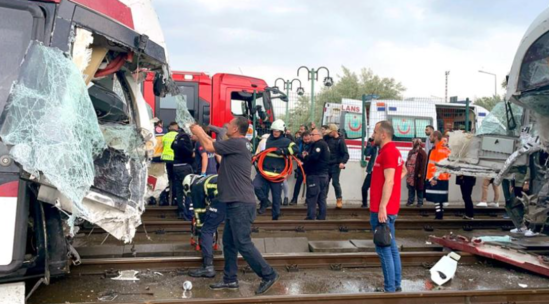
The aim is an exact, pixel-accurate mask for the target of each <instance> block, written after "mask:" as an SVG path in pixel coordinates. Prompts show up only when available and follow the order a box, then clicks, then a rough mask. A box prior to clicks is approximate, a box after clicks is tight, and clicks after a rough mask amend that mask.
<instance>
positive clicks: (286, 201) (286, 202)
mask: <svg viewBox="0 0 549 304" xmlns="http://www.w3.org/2000/svg"><path fill="white" fill-rule="evenodd" d="M282 206H288V198H287V197H285V198H284V202H283V203H282Z"/></svg>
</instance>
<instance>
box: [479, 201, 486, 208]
mask: <svg viewBox="0 0 549 304" xmlns="http://www.w3.org/2000/svg"><path fill="white" fill-rule="evenodd" d="M477 207H488V203H487V202H480V203H478V204H477Z"/></svg>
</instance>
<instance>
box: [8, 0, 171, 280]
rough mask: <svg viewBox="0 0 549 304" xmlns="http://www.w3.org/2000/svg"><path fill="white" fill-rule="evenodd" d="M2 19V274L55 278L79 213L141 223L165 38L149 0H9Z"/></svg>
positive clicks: (74, 257) (124, 236) (116, 231)
mask: <svg viewBox="0 0 549 304" xmlns="http://www.w3.org/2000/svg"><path fill="white" fill-rule="evenodd" d="M125 3H126V4H125ZM136 16H137V17H139V22H137V20H136V19H134V18H137V17H136ZM139 27H141V28H139ZM0 28H2V31H1V34H0V35H1V39H0V53H1V54H2V56H0V111H1V116H0V137H1V140H2V142H1V143H0V206H1V212H0V231H2V233H0V243H1V244H2V246H1V248H0V282H9V281H20V280H23V279H26V278H33V277H36V278H44V280H46V282H47V281H48V280H49V278H50V276H56V275H62V274H64V273H66V272H68V271H69V266H70V265H71V263H74V264H77V263H78V260H79V258H78V254H77V253H76V251H75V250H74V249H73V248H72V246H71V237H72V236H74V235H75V234H76V232H77V230H78V225H79V224H80V223H81V222H82V219H83V220H86V221H88V222H90V223H92V224H95V225H98V226H100V227H101V228H103V229H104V230H106V231H107V232H109V233H110V234H111V235H113V236H115V237H116V238H118V239H120V240H123V241H125V242H130V241H131V240H132V238H133V236H134V234H135V230H136V227H137V226H139V225H140V224H141V214H142V213H143V211H144V195H145V191H146V180H147V166H148V161H149V159H150V157H151V156H152V151H153V148H154V145H155V139H154V135H153V127H152V123H151V117H150V114H149V113H148V109H147V104H146V102H145V100H144V99H143V96H142V93H141V87H140V86H141V83H142V81H143V80H144V79H145V78H146V76H147V74H148V73H151V72H154V73H157V77H156V79H157V82H158V86H166V87H169V86H167V85H166V84H168V83H170V79H169V77H170V76H169V75H170V73H169V70H168V66H167V62H168V61H167V55H166V52H165V47H164V46H163V44H164V38H163V36H162V32H161V30H160V26H159V24H158V18H157V16H156V14H155V13H154V10H153V9H152V5H151V4H150V1H149V0H137V1H136V0H133V1H128V0H120V1H119V0H104V1H95V0H42V1H30V0H0Z"/></svg>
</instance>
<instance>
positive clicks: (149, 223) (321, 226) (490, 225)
mask: <svg viewBox="0 0 549 304" xmlns="http://www.w3.org/2000/svg"><path fill="white" fill-rule="evenodd" d="M511 226H512V222H511V220H509V219H482V220H463V219H451V218H446V219H444V220H435V219H398V220H397V221H396V222H395V227H396V228H397V229H410V230H426V231H432V230H435V229H463V230H473V229H511V228H512V227H511ZM220 229H221V230H223V224H222V225H221V226H220ZM370 229H371V226H370V221H369V220H367V219H341V220H325V221H307V220H279V221H271V220H262V219H259V220H256V221H255V222H254V223H253V225H252V231H254V232H259V231H260V230H262V231H297V232H306V231H322V230H324V231H326V230H339V231H342V232H346V231H351V230H370ZM145 230H146V231H147V232H148V233H154V232H190V231H191V223H190V222H187V221H181V220H168V219H166V220H146V219H145V220H144V221H143V225H141V226H139V227H138V229H137V231H138V232H145ZM87 231H89V230H88V229H83V232H87ZM94 232H97V233H103V230H102V229H95V230H94Z"/></svg>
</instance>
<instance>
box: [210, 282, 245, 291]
mask: <svg viewBox="0 0 549 304" xmlns="http://www.w3.org/2000/svg"><path fill="white" fill-rule="evenodd" d="M210 288H211V289H214V290H215V289H238V282H231V283H225V282H219V283H215V284H212V285H210Z"/></svg>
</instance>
